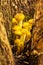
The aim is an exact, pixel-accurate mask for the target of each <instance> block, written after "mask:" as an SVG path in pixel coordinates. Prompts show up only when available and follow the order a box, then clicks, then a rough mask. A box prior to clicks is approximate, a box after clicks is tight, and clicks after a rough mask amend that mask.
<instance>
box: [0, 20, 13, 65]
mask: <svg viewBox="0 0 43 65" xmlns="http://www.w3.org/2000/svg"><path fill="white" fill-rule="evenodd" d="M0 65H14V59H13V54H12V51H11V47H10V44H9V41H8V38H7V34H6V29H5V27H4V25H3V23H2V22H1V21H0Z"/></svg>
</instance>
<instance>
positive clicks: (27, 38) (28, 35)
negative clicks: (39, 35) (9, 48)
mask: <svg viewBox="0 0 43 65" xmlns="http://www.w3.org/2000/svg"><path fill="white" fill-rule="evenodd" d="M30 38H31V32H30V31H28V32H27V34H26V41H29V40H30Z"/></svg>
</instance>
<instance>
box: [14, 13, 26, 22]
mask: <svg viewBox="0 0 43 65" xmlns="http://www.w3.org/2000/svg"><path fill="white" fill-rule="evenodd" d="M15 18H16V19H17V21H18V22H20V21H23V20H24V18H25V16H24V14H22V13H17V14H16V15H15Z"/></svg>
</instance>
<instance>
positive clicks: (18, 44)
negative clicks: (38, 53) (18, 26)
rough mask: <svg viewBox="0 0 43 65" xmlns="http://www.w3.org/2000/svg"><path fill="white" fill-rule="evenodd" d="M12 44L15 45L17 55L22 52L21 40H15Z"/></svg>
mask: <svg viewBox="0 0 43 65" xmlns="http://www.w3.org/2000/svg"><path fill="white" fill-rule="evenodd" d="M14 43H15V44H16V45H17V52H18V53H19V52H20V51H22V50H23V42H22V41H21V39H16V40H15V41H14Z"/></svg>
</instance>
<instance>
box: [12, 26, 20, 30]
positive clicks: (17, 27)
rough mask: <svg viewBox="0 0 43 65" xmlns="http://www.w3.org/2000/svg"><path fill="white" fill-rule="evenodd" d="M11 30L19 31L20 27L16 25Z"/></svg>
mask: <svg viewBox="0 0 43 65" xmlns="http://www.w3.org/2000/svg"><path fill="white" fill-rule="evenodd" d="M12 30H18V31H19V30H21V27H20V26H18V25H16V26H14V27H12Z"/></svg>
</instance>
